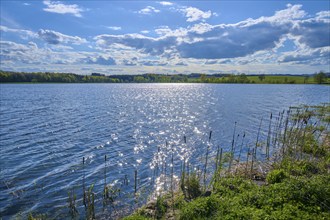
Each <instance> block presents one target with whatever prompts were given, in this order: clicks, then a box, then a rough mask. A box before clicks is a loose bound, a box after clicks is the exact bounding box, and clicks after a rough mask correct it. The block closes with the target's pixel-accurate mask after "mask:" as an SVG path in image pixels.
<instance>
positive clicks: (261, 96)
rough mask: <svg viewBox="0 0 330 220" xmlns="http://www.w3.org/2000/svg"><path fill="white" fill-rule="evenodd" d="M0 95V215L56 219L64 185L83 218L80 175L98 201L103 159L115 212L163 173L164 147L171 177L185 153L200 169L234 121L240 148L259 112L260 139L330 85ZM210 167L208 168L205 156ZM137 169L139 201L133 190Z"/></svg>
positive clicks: (17, 89) (93, 88)
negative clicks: (272, 119) (275, 119)
mask: <svg viewBox="0 0 330 220" xmlns="http://www.w3.org/2000/svg"><path fill="white" fill-rule="evenodd" d="M0 95H1V99H0V116H1V117H0V126H1V127H0V136H1V142H0V149H1V152H0V157H1V158H0V163H1V164H0V165H1V173H0V180H1V182H0V203H1V205H0V216H2V218H3V219H9V218H11V217H15V216H19V215H23V216H24V215H27V214H28V213H30V212H33V213H47V214H48V215H49V216H50V217H53V218H57V219H62V218H68V217H69V216H70V215H69V209H68V208H67V200H68V192H69V191H70V190H71V189H75V193H76V194H77V199H78V201H77V204H78V211H79V213H80V215H81V216H83V213H84V211H83V210H84V208H83V204H82V199H81V198H82V183H83V176H84V174H85V182H86V188H87V186H90V185H91V184H95V185H94V192H95V193H96V203H97V204H99V205H98V206H100V207H102V201H101V200H102V190H103V184H104V170H105V166H106V175H107V183H113V184H114V185H115V186H117V187H119V186H120V185H121V194H120V195H119V197H118V203H116V207H117V211H118V212H120V210H128V212H129V211H131V210H132V209H133V208H134V207H137V206H139V205H140V204H142V203H143V202H144V201H145V200H146V198H147V196H148V195H150V194H151V193H152V192H154V191H155V189H159V187H163V185H162V184H163V183H164V181H166V180H162V179H160V178H159V177H160V175H161V173H162V170H163V172H164V169H165V170H166V169H167V172H169V171H170V167H171V165H170V164H171V155H172V150H173V155H174V165H173V166H174V174H175V175H176V176H178V175H179V174H180V169H181V168H180V167H181V162H182V160H183V158H185V160H187V161H189V162H190V163H192V164H193V167H192V168H194V169H199V168H200V166H201V165H202V164H203V161H202V159H201V157H202V155H203V154H204V152H205V150H206V148H207V145H208V144H209V146H210V149H211V151H210V156H211V157H212V156H214V155H215V153H216V149H217V146H218V145H220V146H221V147H222V148H224V150H228V149H229V148H230V146H231V141H232V136H233V130H234V125H235V122H236V123H237V127H236V134H241V136H240V137H237V139H238V141H240V138H241V137H242V134H243V133H244V132H245V133H246V145H247V146H248V145H249V144H254V142H255V139H256V133H257V130H258V127H259V124H260V121H261V119H263V122H262V123H263V124H262V125H263V126H262V132H261V137H260V139H261V140H265V137H266V133H267V129H268V121H269V116H270V114H271V113H273V114H274V115H278V113H279V112H280V111H283V110H287V109H288V108H289V107H290V106H298V105H301V104H308V105H316V104H321V103H326V102H330V100H329V95H330V87H329V86H321V85H252V84H250V85H249V84H1V85H0ZM210 131H212V138H211V142H210V143H208V139H209V132H210ZM184 136H186V140H187V143H184V138H183V137H184ZM166 143H167V144H166ZM105 155H106V156H107V161H106V164H105V162H104V156H105ZM83 157H84V158H85V165H84V166H83V164H82V160H83ZM210 164H211V165H210V168H209V169H212V167H211V166H213V164H212V160H210ZM135 170H137V171H138V175H137V176H138V190H139V192H140V195H141V196H140V198H139V201H138V202H135V199H134V194H133V192H134V171H135ZM124 180H125V182H126V180H128V184H123V181H124ZM165 187H166V186H165ZM107 212H109V213H110V212H112V210H111V208H107V209H106V210H105V211H104V213H106V214H107ZM99 213H102V210H99Z"/></svg>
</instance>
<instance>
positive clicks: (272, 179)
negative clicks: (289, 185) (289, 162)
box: [266, 169, 288, 184]
mask: <svg viewBox="0 0 330 220" xmlns="http://www.w3.org/2000/svg"><path fill="white" fill-rule="evenodd" d="M287 177H288V175H287V173H286V172H285V171H284V170H283V169H279V170H273V171H271V172H270V173H268V175H267V177H266V180H267V182H268V183H270V184H274V183H280V182H282V181H283V180H284V179H286V178H287Z"/></svg>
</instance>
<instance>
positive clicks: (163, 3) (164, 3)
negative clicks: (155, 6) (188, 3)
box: [158, 1, 173, 6]
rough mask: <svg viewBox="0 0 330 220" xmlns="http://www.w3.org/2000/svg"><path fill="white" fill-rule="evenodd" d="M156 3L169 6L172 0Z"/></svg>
mask: <svg viewBox="0 0 330 220" xmlns="http://www.w3.org/2000/svg"><path fill="white" fill-rule="evenodd" d="M158 3H159V4H161V5H164V6H171V5H173V3H172V2H165V1H162V2H158Z"/></svg>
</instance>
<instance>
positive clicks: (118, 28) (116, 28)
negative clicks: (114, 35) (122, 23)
mask: <svg viewBox="0 0 330 220" xmlns="http://www.w3.org/2000/svg"><path fill="white" fill-rule="evenodd" d="M107 28H108V29H111V30H114V31H119V30H121V27H118V26H109V27H107Z"/></svg>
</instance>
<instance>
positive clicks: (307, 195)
mask: <svg viewBox="0 0 330 220" xmlns="http://www.w3.org/2000/svg"><path fill="white" fill-rule="evenodd" d="M261 123H262V120H261V122H260V126H261ZM329 123H330V105H329V104H326V105H323V106H301V107H294V108H290V109H289V110H288V111H283V112H281V113H279V114H278V115H277V116H275V117H273V115H272V114H271V115H270V118H269V119H268V121H267V123H266V126H268V134H267V138H266V140H265V141H262V140H259V134H260V127H259V130H258V135H257V140H256V142H255V145H254V146H246V147H247V151H246V156H245V158H244V159H242V158H243V157H242V146H244V136H245V134H244V135H243V139H242V142H241V143H235V141H236V142H237V140H236V139H235V136H236V134H235V131H234V135H233V140H232V146H231V150H230V151H229V152H223V149H222V148H220V146H219V147H218V150H217V154H216V156H215V158H213V160H210V158H208V149H209V148H208V147H207V149H206V153H205V155H204V157H205V159H204V161H205V169H204V171H203V170H202V171H200V172H198V171H190V173H189V167H190V164H189V162H188V161H187V162H185V163H184V164H183V166H182V171H181V179H180V182H179V186H178V187H177V190H176V191H175V192H173V190H172V189H173V188H171V190H170V191H169V192H167V193H165V194H164V195H162V196H158V197H157V199H155V200H153V201H150V202H149V203H147V204H146V205H145V206H143V207H142V208H140V209H138V210H137V211H136V212H135V213H134V214H132V215H130V216H128V217H126V218H124V219H125V220H133V219H140V220H144V219H182V220H185V219H187V220H189V219H330V199H329V198H330V184H329V183H330V136H329V134H330V131H329ZM211 134H212V133H211V132H210V138H211ZM237 137H238V136H237ZM208 161H209V164H208ZM211 161H213V162H211ZM207 166H214V167H215V168H214V172H213V174H212V177H211V179H210V181H209V182H208V183H207V182H205V170H206V167H207ZM203 172H204V173H203ZM171 184H173V183H171Z"/></svg>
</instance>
